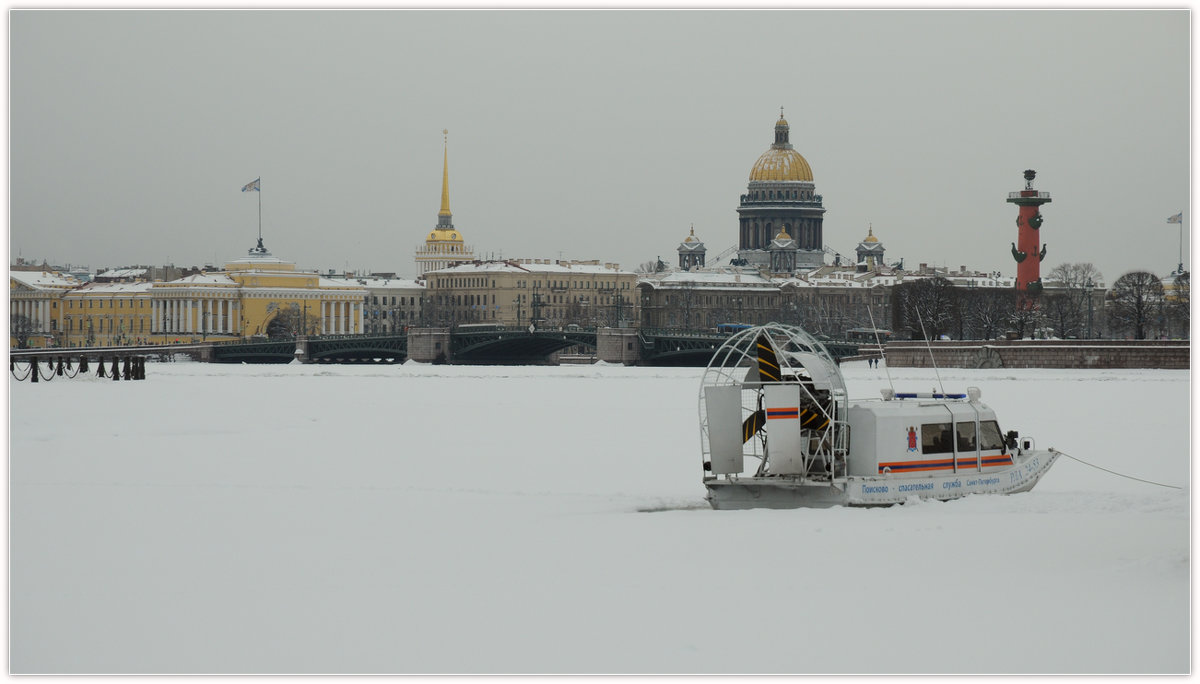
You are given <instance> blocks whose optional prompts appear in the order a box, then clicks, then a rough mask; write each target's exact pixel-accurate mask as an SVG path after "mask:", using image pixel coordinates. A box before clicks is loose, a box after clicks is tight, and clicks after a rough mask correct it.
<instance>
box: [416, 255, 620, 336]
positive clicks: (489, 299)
mask: <svg viewBox="0 0 1200 684" xmlns="http://www.w3.org/2000/svg"><path fill="white" fill-rule="evenodd" d="M637 278H638V277H637V274H636V273H630V272H628V271H622V270H621V267H620V265H618V264H602V263H600V262H599V261H596V260H592V261H562V260H560V261H555V262H551V261H550V260H549V259H521V260H509V261H475V262H472V263H469V264H458V265H456V266H451V267H450V268H444V269H441V270H438V271H430V272H429V273H427V274H426V280H425V311H424V316H425V319H426V321H425V322H426V324H427V325H431V326H446V325H456V324H460V323H495V324H497V325H505V326H522V327H524V326H527V325H529V324H530V323H533V322H536V323H537V325H538V326H546V327H559V326H564V325H572V324H574V325H579V326H582V327H602V326H609V327H618V326H620V325H622V324H623V323H624V324H634V323H636V321H637V320H638V315H639V314H638V310H639V303H638V293H637Z"/></svg>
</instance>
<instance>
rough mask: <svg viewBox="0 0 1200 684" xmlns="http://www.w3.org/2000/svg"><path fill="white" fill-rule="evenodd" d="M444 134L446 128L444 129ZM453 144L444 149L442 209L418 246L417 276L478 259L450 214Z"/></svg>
mask: <svg viewBox="0 0 1200 684" xmlns="http://www.w3.org/2000/svg"><path fill="white" fill-rule="evenodd" d="M442 133H443V134H445V133H446V131H444V130H443V131H442ZM448 148H449V145H448V144H446V146H444V147H443V148H442V208H441V209H439V210H438V220H437V226H436V227H435V228H434V229H433V230H431V231H429V235H428V236H427V237H426V238H425V245H424V246H423V247H419V248H417V254H416V262H417V277H418V278H421V277H423V276H424V275H425V274H426V273H428V272H430V271H436V270H438V269H443V268H447V267H450V266H453V265H454V264H459V263H464V262H470V261H474V260H475V253H474V251H473V250H472V249H471V247H469V246H468V245H467V244H466V242H465V241H464V240H463V236H462V233H461V232H460V231H459V230H458V229H456V228H455V227H454V223H453V221H452V220H451V219H452V218H453V215H452V214H451V213H450V157H449V152H448Z"/></svg>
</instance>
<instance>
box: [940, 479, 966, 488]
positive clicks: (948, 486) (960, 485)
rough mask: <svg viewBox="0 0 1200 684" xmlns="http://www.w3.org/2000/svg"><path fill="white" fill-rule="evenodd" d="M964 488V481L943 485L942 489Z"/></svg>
mask: <svg viewBox="0 0 1200 684" xmlns="http://www.w3.org/2000/svg"><path fill="white" fill-rule="evenodd" d="M960 487H962V480H950V481H949V482H943V483H942V489H958V488H960Z"/></svg>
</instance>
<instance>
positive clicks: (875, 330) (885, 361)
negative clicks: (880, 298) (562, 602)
mask: <svg viewBox="0 0 1200 684" xmlns="http://www.w3.org/2000/svg"><path fill="white" fill-rule="evenodd" d="M867 315H868V316H870V317H871V332H872V333H874V334H875V344H876V345H877V346H878V347H879V357H880V358H881V359H883V372H884V373H887V379H888V387H891V388H892V394H893V395H894V394H895V393H896V386H895V385H893V384H892V371H891V369H889V368H888V364H887V357H886V356H884V353H883V343H882V342H880V341H879V328H876V327H875V314H873V313H871V305H870V304H869V303H868V304H867ZM943 394H944V392H943Z"/></svg>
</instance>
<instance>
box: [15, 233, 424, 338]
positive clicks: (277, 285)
mask: <svg viewBox="0 0 1200 684" xmlns="http://www.w3.org/2000/svg"><path fill="white" fill-rule="evenodd" d="M35 275H36V277H34V276H35ZM9 290H10V301H11V302H12V309H11V316H12V321H14V322H15V321H17V320H18V317H19V316H24V315H25V312H29V313H30V314H32V316H33V320H34V321H35V323H34V325H33V327H34V328H35V330H36V331H37V333H38V334H36V335H29V336H27V339H26V340H25V343H26V344H27V345H28V346H59V347H95V346H124V345H137V344H169V343H173V342H183V341H199V340H212V339H215V340H236V339H240V338H244V337H255V336H263V335H288V334H296V333H301V334H313V335H315V334H361V333H362V332H363V331H364V329H365V321H364V319H365V311H366V308H365V307H366V305H367V301H368V300H367V296H368V292H367V290H366V289H365V288H364V287H363V286H362V285H360V284H359V283H357V282H354V281H346V280H334V279H330V278H325V277H322V276H320V275H319V274H317V273H314V272H310V271H300V270H296V265H295V264H293V263H291V262H287V261H283V260H281V259H278V258H276V257H274V256H272V255H271V253H270V252H269V251H267V250H266V248H265V247H263V245H262V240H261V239H260V240H259V243H258V245H257V246H256V247H254V248H253V249H251V250H250V251H249V252H248V254H247V256H246V257H244V258H242V259H238V260H235V261H232V262H230V263H228V264H226V265H225V268H224V269H223V270H221V271H208V272H202V273H198V274H195V275H190V276H187V277H185V278H180V279H177V280H172V281H167V282H147V281H134V282H109V283H79V282H78V281H76V280H74V279H68V278H65V277H63V276H60V275H57V274H44V275H43V274H40V273H37V274H33V273H28V272H12V273H10V274H9ZM417 305H418V306H419V301H418V304H417ZM14 332H16V331H15V330H14ZM10 337H11V339H10V344H11V345H12V346H16V345H17V344H20V343H21V340H19V339H17V336H16V335H15V334H14V335H12V336H10Z"/></svg>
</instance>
